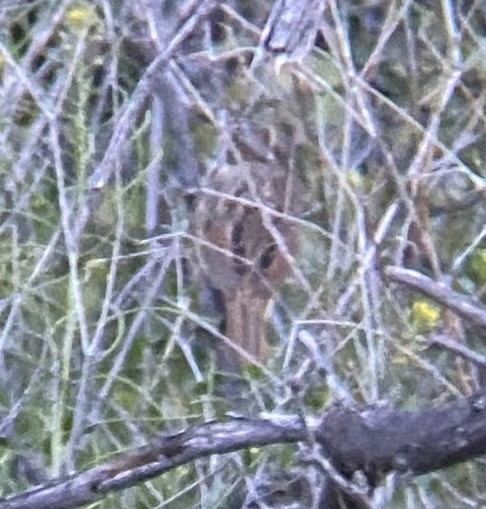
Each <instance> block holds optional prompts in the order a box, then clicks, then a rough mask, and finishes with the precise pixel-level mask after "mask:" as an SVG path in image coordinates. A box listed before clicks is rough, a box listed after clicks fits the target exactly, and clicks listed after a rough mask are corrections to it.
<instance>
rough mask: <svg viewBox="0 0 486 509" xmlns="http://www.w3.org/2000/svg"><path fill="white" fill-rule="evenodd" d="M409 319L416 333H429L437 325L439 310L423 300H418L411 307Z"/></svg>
mask: <svg viewBox="0 0 486 509" xmlns="http://www.w3.org/2000/svg"><path fill="white" fill-rule="evenodd" d="M411 318H412V325H413V326H414V327H415V328H416V329H417V330H418V332H429V331H431V330H432V329H433V328H434V327H435V326H436V325H437V324H438V323H439V320H440V309H439V308H438V307H437V306H436V305H435V304H432V303H430V302H429V301H427V300H425V299H418V300H416V301H415V302H414V303H413V305H412V314H411Z"/></svg>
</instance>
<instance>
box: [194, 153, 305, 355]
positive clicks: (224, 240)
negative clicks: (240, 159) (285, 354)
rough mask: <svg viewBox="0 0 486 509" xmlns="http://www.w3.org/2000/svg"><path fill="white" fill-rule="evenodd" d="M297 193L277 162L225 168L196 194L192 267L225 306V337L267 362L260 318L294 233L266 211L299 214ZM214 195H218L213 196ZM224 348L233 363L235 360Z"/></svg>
mask: <svg viewBox="0 0 486 509" xmlns="http://www.w3.org/2000/svg"><path fill="white" fill-rule="evenodd" d="M297 189H299V190H300V186H299V185H297V183H296V181H295V179H294V178H290V176H289V172H288V170H285V169H283V168H282V167H280V166H279V165H277V164H276V163H260V162H245V163H240V164H238V165H225V166H223V167H221V168H219V169H217V170H216V171H214V172H213V173H212V175H211V176H210V177H209V178H208V182H207V185H206V186H205V187H204V188H203V189H201V192H200V195H199V197H198V202H197V207H196V211H195V218H196V220H195V224H196V227H195V233H196V235H197V236H198V237H200V238H201V239H203V240H204V241H205V242H204V243H203V244H200V245H199V248H198V258H199V259H198V262H199V266H200V267H201V271H202V273H203V275H204V276H205V278H206V280H207V281H208V282H209V285H210V286H211V287H212V288H214V289H216V290H218V291H219V292H220V293H221V295H222V297H223V301H224V312H225V330H224V331H223V332H224V333H225V335H226V336H227V337H228V338H229V339H230V340H231V341H232V342H233V343H234V344H237V345H238V346H240V347H241V348H243V349H244V350H245V351H246V352H247V353H248V354H250V355H252V356H254V357H255V358H256V359H257V360H259V361H265V360H266V358H267V356H268V351H269V345H268V342H267V339H266V334H265V329H266V316H265V315H266V312H267V308H268V306H269V303H270V301H271V300H272V297H273V295H274V292H275V290H276V289H277V288H278V286H279V285H281V284H282V283H283V281H284V280H285V278H286V277H287V276H288V274H289V271H290V265H289V261H290V257H291V256H292V255H294V254H295V253H296V249H297V242H296V227H295V223H292V222H291V221H289V220H288V219H286V218H285V217H282V216H278V215H275V214H273V215H272V211H277V212H280V213H282V212H286V213H288V214H292V213H295V212H296V211H297V208H298V207H296V205H295V202H296V201H297V200H296V197H298V194H299V192H298V191H297ZM211 192H215V193H217V195H216V194H211ZM230 350H231V349H230V348H226V349H224V357H225V359H226V360H228V361H229V362H231V363H233V364H234V361H235V360H236V359H239V358H240V356H239V355H238V354H237V353H236V352H235V351H233V350H231V351H230Z"/></svg>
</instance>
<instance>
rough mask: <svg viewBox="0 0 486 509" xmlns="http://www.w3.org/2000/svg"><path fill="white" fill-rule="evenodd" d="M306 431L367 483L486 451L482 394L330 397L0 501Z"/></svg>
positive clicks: (16, 503)
mask: <svg viewBox="0 0 486 509" xmlns="http://www.w3.org/2000/svg"><path fill="white" fill-rule="evenodd" d="M310 437H314V438H315V439H316V440H317V442H318V443H319V444H320V445H322V448H323V450H324V454H325V455H326V456H327V458H328V459H329V460H330V461H331V463H332V464H333V465H334V466H335V467H336V468H337V469H338V470H339V471H340V472H341V473H342V474H343V475H345V476H348V477H351V476H352V474H353V473H354V472H356V471H358V470H360V471H362V472H364V473H365V474H366V475H367V477H368V479H369V481H370V484H371V485H375V484H376V483H377V482H379V479H380V477H381V475H382V474H386V473H388V472H390V471H391V470H397V471H399V472H412V473H414V474H417V475H418V474H423V473H425V472H429V471H432V470H438V469H441V468H445V467H448V466H450V465H453V464H455V463H459V462H461V461H465V460H467V459H471V458H474V457H477V456H480V455H483V454H484V453H485V452H486V394H481V395H477V396H474V397H471V398H469V399H461V400H457V401H455V402H454V403H452V404H450V405H448V406H444V407H441V408H436V409H428V410H423V411H419V412H405V411H399V410H395V409H392V408H384V407H378V408H375V407H367V408H361V409H359V408H354V407H348V406H340V405H335V406H332V407H331V408H330V409H329V410H328V411H326V412H325V413H324V415H323V416H322V418H321V419H320V420H319V422H318V423H315V422H313V423H311V422H308V423H307V428H306V425H305V423H304V422H303V421H302V419H300V418H298V417H280V418H277V417H275V418H267V419H253V420H250V419H232V420H230V421H229V422H224V423H218V422H209V423H206V424H200V425H194V426H192V427H190V428H189V429H187V430H185V431H183V432H181V433H177V434H174V435H168V436H162V437H159V438H156V439H155V440H154V441H153V443H151V444H149V445H147V446H145V447H142V448H139V449H136V450H134V451H133V452H131V453H129V454H124V455H122V456H120V457H119V458H118V459H115V460H114V461H112V462H110V463H107V464H105V465H100V466H97V467H94V468H92V469H89V470H86V471H84V472H81V473H79V474H76V475H73V476H71V477H70V478H68V479H62V480H59V481H55V482H52V483H50V484H49V485H44V486H40V487H37V488H34V489H31V490H29V491H27V492H24V493H21V494H18V495H14V496H12V497H10V498H8V499H2V500H0V509H30V508H32V507H35V508H36V509H44V508H45V509H68V508H74V507H79V506H82V505H84V504H87V503H92V502H95V501H97V500H100V499H101V498H103V497H104V496H105V495H106V493H108V492H109V491H114V490H121V489H124V488H127V487H129V486H132V485H134V484H136V483H140V482H143V481H146V480H148V479H150V478H153V477H155V476H157V475H160V474H162V473H164V472H167V471H168V470H170V469H172V468H175V467H177V466H179V465H182V464H184V463H189V462H191V461H194V460H195V459H197V458H201V457H204V456H210V455H212V454H223V453H227V452H231V451H236V450H239V449H244V448H248V447H252V446H263V445H270V444H277V443H289V442H299V441H301V442H304V441H306V440H308V439H309V438H310Z"/></svg>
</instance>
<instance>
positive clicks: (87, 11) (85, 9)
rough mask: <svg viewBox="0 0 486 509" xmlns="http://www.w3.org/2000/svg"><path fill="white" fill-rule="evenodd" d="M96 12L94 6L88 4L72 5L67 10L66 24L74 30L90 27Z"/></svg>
mask: <svg viewBox="0 0 486 509" xmlns="http://www.w3.org/2000/svg"><path fill="white" fill-rule="evenodd" d="M95 17H96V14H95V11H94V9H93V7H92V6H90V5H86V4H78V5H72V6H71V7H69V9H67V10H66V13H65V15H64V20H65V22H66V25H67V26H68V27H69V28H70V29H71V30H73V31H77V30H80V29H82V28H86V27H89V26H90V25H91V24H92V23H93V20H94V19H95Z"/></svg>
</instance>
